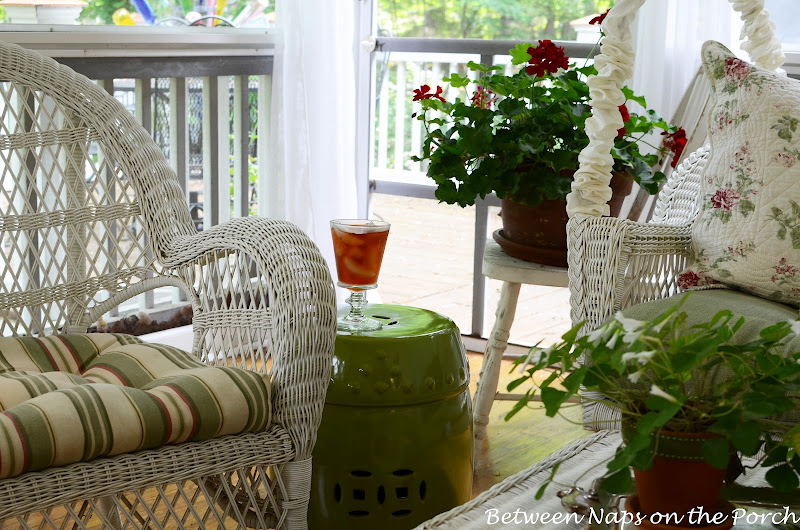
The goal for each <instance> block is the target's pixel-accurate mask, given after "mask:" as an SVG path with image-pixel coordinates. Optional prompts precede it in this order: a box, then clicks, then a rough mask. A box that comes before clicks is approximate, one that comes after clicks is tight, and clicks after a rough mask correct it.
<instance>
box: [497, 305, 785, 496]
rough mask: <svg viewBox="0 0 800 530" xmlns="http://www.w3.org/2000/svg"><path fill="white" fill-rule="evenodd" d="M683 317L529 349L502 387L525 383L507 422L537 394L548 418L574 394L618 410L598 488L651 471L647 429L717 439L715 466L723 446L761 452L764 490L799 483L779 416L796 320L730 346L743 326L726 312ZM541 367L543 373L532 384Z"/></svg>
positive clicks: (711, 457) (618, 487)
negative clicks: (623, 436) (619, 440)
mask: <svg viewBox="0 0 800 530" xmlns="http://www.w3.org/2000/svg"><path fill="white" fill-rule="evenodd" d="M686 318H687V315H686V313H685V312H682V311H680V306H675V307H673V308H671V309H670V310H668V311H667V312H665V313H663V314H662V315H660V316H659V317H657V318H655V319H654V320H652V321H650V322H641V321H638V320H633V319H630V318H625V317H624V316H622V315H621V314H618V315H617V316H616V318H614V319H613V320H611V321H610V322H609V323H608V324H606V325H605V326H602V327H601V328H599V329H597V330H595V331H592V332H591V333H589V334H587V335H584V336H582V337H580V338H578V335H579V334H580V328H581V325H578V326H575V327H574V328H572V329H571V330H570V331H569V332H567V333H566V334H565V335H564V336H563V339H562V342H560V343H558V344H555V345H553V346H551V347H548V348H533V349H532V350H531V353H530V354H529V355H528V357H527V358H526V359H522V360H520V361H519V363H518V364H521V365H522V372H523V375H522V377H520V378H519V379H517V380H515V381H513V382H512V383H511V384H509V386H508V388H509V390H513V389H515V388H518V387H520V386H521V385H531V386H530V387H529V388H528V390H527V392H526V393H525V396H524V397H523V398H522V399H521V400H520V401H519V402H518V403H516V405H515V407H514V408H513V409H512V410H511V411H510V412H509V414H508V415H507V417H506V419H508V418H509V417H511V416H513V415H514V414H515V413H517V412H518V411H519V410H521V409H522V408H524V407H526V406H527V405H529V403H531V401H532V400H533V397H534V395H536V394H539V396H540V397H541V401H542V402H543V403H544V406H545V409H546V414H547V415H548V416H550V417H552V416H555V415H556V414H559V413H560V411H561V410H562V409H563V408H565V407H569V406H580V405H578V404H575V403H569V402H568V400H569V399H570V398H571V397H572V396H575V395H576V394H578V393H579V389H580V388H581V387H583V388H584V389H585V390H586V391H593V392H598V393H600V394H602V395H603V396H606V397H607V399H608V400H603V403H605V404H606V405H609V406H612V407H615V408H616V409H617V410H619V412H620V415H621V418H622V422H623V424H624V425H626V426H627V427H628V429H624V430H627V431H628V432H629V433H630V434H629V435H628V439H627V440H626V442H625V443H624V444H623V445H622V446H621V447H620V449H619V450H618V451H617V453H616V456H615V457H614V458H613V459H612V460H611V461H610V462H608V469H607V473H606V476H605V477H606V478H605V479H604V480H603V482H602V486H601V487H603V488H604V489H606V490H608V491H611V492H612V493H618V492H622V491H625V490H626V489H628V488H629V487H630V486H631V472H630V468H634V469H647V468H648V467H649V466H650V465H651V460H652V452H651V450H650V448H651V438H652V436H653V434H654V433H655V432H656V431H670V432H679V433H686V432H690V433H704V432H710V433H716V434H718V435H719V436H717V437H711V438H708V439H707V440H706V441H705V442H704V445H703V448H702V449H703V457H704V458H705V460H706V461H707V462H708V463H709V464H711V465H712V466H715V467H717V468H725V467H726V466H728V464H729V456H730V454H731V452H730V451H729V448H730V447H732V448H734V449H735V450H736V451H738V452H739V453H741V454H743V455H746V456H754V455H756V454H758V453H759V451H760V450H762V449H763V450H764V456H762V457H761V458H760V460H758V464H757V465H759V466H764V467H768V468H769V470H768V471H767V472H766V479H767V481H768V482H769V484H770V485H771V486H773V487H774V488H775V489H777V490H779V491H783V492H786V491H792V490H794V489H795V488H797V487H798V486H799V485H800V478H799V477H800V426H799V425H796V424H792V423H788V422H785V421H782V416H783V415H785V413H787V412H789V411H797V410H798V409H800V352H795V353H787V352H786V351H784V342H785V341H786V340H787V339H790V338H791V337H793V336H794V335H795V334H800V321H796V322H792V323H787V322H781V323H778V324H775V325H772V326H769V327H767V328H765V329H763V330H762V331H761V332H760V337H759V338H758V339H757V340H754V341H752V342H748V343H744V344H739V343H738V342H737V341H736V340H735V339H734V334H735V333H736V331H737V330H738V329H739V328H740V327H741V326H742V324H743V322H744V320H743V319H739V320H737V321H735V322H734V320H733V315H732V314H731V312H730V311H722V312H720V313H718V314H717V315H716V316H714V317H713V318H712V319H711V320H710V321H708V322H706V323H704V324H701V325H697V326H693V327H688V326H687V324H686ZM582 356H585V358H584V359H583V361H582V362H581V363H579V359H580V358H581V357H582ZM541 370H546V371H548V372H549V375H548V376H547V377H546V378H544V380H543V381H542V382H541V383H539V384H536V383H535V381H537V380H541V379H542V373H541V372H539V371H541ZM537 372H539V373H538V374H537ZM534 374H537V375H536V377H534ZM718 374H724V375H721V376H719V377H715V375H718ZM583 399H584V400H586V399H589V398H587V397H586V396H583ZM784 419H785V418H784ZM551 480H552V477H551ZM543 491H544V488H543V489H542V490H541V491H540V494H541V493H542V492H543Z"/></svg>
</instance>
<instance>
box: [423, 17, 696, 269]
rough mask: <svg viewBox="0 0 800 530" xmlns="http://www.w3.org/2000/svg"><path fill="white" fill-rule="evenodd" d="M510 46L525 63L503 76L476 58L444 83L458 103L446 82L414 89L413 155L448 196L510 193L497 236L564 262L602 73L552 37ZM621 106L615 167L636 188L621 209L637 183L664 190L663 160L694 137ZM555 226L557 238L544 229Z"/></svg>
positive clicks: (465, 199)
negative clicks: (417, 140) (595, 86)
mask: <svg viewBox="0 0 800 530" xmlns="http://www.w3.org/2000/svg"><path fill="white" fill-rule="evenodd" d="M600 20H601V19H600V17H598V19H597V20H596V22H597V23H599V21H600ZM510 54H511V62H512V64H513V65H515V66H518V67H519V69H518V70H517V71H516V72H515V73H513V74H511V75H506V74H504V73H503V68H504V67H503V66H501V65H497V66H491V67H489V66H484V65H481V64H477V63H475V62H470V63H469V64H468V65H467V67H468V68H469V69H470V70H472V71H473V72H476V73H477V77H476V79H475V80H474V81H473V80H471V79H470V78H469V77H467V76H462V75H460V74H458V73H452V74H450V75H449V77H445V78H444V81H445V83H447V84H449V86H450V87H452V88H454V89H458V91H459V94H460V97H457V98H456V99H455V100H454V101H448V100H447V99H446V97H445V90H444V89H443V88H442V87H441V86H437V87H436V88H435V89H434V88H432V87H431V86H429V85H423V86H421V87H420V88H418V89H416V90H414V96H413V99H414V101H419V102H420V103H421V110H420V112H418V113H416V114H415V116H416V118H417V119H418V120H420V121H422V123H423V125H424V128H425V137H424V141H423V144H422V152H421V156H419V157H414V160H416V161H422V160H426V161H428V162H429V165H428V176H429V177H430V178H432V179H433V180H434V181H435V182H436V185H437V189H436V197H437V198H438V199H439V200H441V201H444V202H447V203H449V204H459V205H461V206H467V205H471V204H473V203H474V202H475V199H476V198H477V197H481V198H483V197H485V196H486V195H487V194H490V193H492V192H494V193H496V194H497V196H498V197H499V198H501V199H503V204H502V216H503V230H502V231H500V232H498V233H496V234H495V239H497V240H498V242H499V243H500V244H501V246H503V248H504V250H505V251H506V252H507V253H510V254H512V255H515V256H517V257H520V258H522V259H530V260H531V261H539V262H543V263H550V264H554V265H565V264H566V236H565V234H566V230H565V225H566V221H567V216H566V195H567V193H569V191H570V185H571V182H572V178H571V177H572V175H573V174H574V172H575V171H576V170H577V168H578V154H579V153H580V151H581V150H582V149H583V148H584V147H586V146H587V145H588V143H589V140H588V138H587V136H586V133H585V131H584V128H585V123H586V119H587V118H588V117H589V116H591V113H592V110H591V107H590V105H589V101H590V99H589V88H588V86H587V85H586V80H587V78H588V76H591V75H594V74H596V73H597V71H596V70H595V67H594V66H593V65H591V64H588V62H587V64H584V65H583V66H581V67H578V66H576V65H575V64H570V63H569V58H568V57H567V56H566V55H565V54H564V48H563V47H560V46H557V45H555V44H554V43H553V42H551V41H549V40H540V41H539V42H538V44H528V43H525V44H519V45H517V46H516V47H514V48H513V49H511V51H510ZM448 93H449V91H448ZM623 93H624V94H625V97H626V98H627V101H626V103H627V102H629V101H635V102H636V103H638V104H639V105H640V106H641V107H642V108H646V107H647V104H646V102H645V100H644V98H642V97H638V96H636V95H634V93H633V92H632V91H631V90H630V89H628V88H627V87H624V88H623ZM619 109H620V124H621V127H620V129H619V134H618V136H617V139H616V141H615V146H614V149H613V151H612V156H613V157H614V171H615V174H619V175H625V177H621V178H618V179H614V180H613V181H612V189H613V188H615V187H617V188H619V189H620V191H621V190H622V189H624V188H626V187H627V192H622V191H621V193H620V192H617V191H616V190H615V195H616V196H617V197H618V204H617V206H616V208H617V211H618V210H619V207H620V206H621V199H624V195H625V194H627V193H630V189H631V188H630V186H631V181H636V182H637V183H639V184H640V185H641V186H643V187H644V188H645V189H646V190H647V191H649V192H650V193H656V192H657V190H658V185H659V183H660V182H662V181H663V180H664V174H663V173H661V172H660V171H657V170H654V166H656V165H657V163H658V162H659V160H660V159H662V158H663V156H664V155H665V154H666V153H668V152H669V151H670V150H671V151H672V152H673V153H674V159H673V161H674V162H677V160H678V157H679V156H680V154H681V151H682V150H683V147H684V146H685V145H686V134H685V132H684V131H683V130H682V129H678V128H677V127H673V126H670V125H669V124H668V123H667V122H666V121H664V120H663V119H662V118H661V117H660V116H659V115H658V114H657V113H656V112H654V111H652V110H647V111H646V112H644V113H642V114H638V113H636V112H629V110H628V107H627V104H622V105H620V107H619ZM654 131H656V132H661V133H662V134H663V135H664V137H665V138H664V140H665V141H664V142H662V143H661V145H659V146H655V145H652V146H651V149H649V150H646V149H644V145H645V144H648V138H647V137H648V135H649V134H650V133H651V132H654ZM625 179H627V183H626V180H625ZM613 206H614V205H613V203H612V207H613ZM529 207H537V208H539V210H535V211H529V209H528V208H529ZM520 208H522V211H519V210H520ZM612 215H616V214H615V213H614V212H613V211H612ZM517 219H526V220H527V219H532V220H536V219H539V220H540V221H539V223H538V224H537V226H532V227H528V226H524V225H522V226H520V225H518V224H514V222H515V220H517ZM550 228H552V229H553V230H554V236H552V237H551V238H549V239H545V240H540V239H538V238H537V237H535V234H541V233H542V232H543V230H548V229H550ZM519 245H530V246H532V247H534V248H535V250H534V251H526V250H525V249H524V248H520V246H519ZM537 258H538V259H537Z"/></svg>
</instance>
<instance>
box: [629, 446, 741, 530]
mask: <svg viewBox="0 0 800 530" xmlns="http://www.w3.org/2000/svg"><path fill="white" fill-rule="evenodd" d="M717 436H719V435H717V434H713V433H672V432H664V431H659V432H658V433H657V434H656V435H654V437H653V444H652V447H653V449H654V452H655V454H654V456H653V465H652V467H650V468H649V469H646V470H637V469H635V470H634V477H635V480H636V490H637V492H638V501H639V505H640V506H641V509H642V512H644V513H646V514H654V513H656V512H658V513H662V514H677V515H678V516H681V515H687V517H685V518H684V523H683V524H679V525H678V526H677V527H679V528H681V527H692V525H689V524H688V513H689V511H690V510H693V509H695V508H697V507H698V506H699V507H702V509H703V510H704V511H705V513H712V514H713V513H715V510H716V509H717V507H718V505H719V502H720V497H719V494H720V490H721V489H722V481H723V479H724V478H725V470H724V469H718V468H716V467H714V466H712V465H711V464H708V463H707V462H706V461H705V460H704V459H703V456H702V447H703V444H704V443H705V441H706V440H707V439H709V438H713V437H717Z"/></svg>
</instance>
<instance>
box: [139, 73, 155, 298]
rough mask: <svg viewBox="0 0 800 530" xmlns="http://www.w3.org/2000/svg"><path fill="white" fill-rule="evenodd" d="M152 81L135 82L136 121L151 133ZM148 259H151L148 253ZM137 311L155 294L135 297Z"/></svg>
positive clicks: (150, 292) (149, 79)
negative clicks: (137, 305) (137, 306)
mask: <svg viewBox="0 0 800 530" xmlns="http://www.w3.org/2000/svg"><path fill="white" fill-rule="evenodd" d="M151 83H152V79H151V78H149V77H144V78H140V79H137V80H136V119H138V120H139V123H141V124H142V127H144V128H145V129H147V132H149V133H152V132H153V97H152V93H153V90H152V85H151ZM148 257H149V258H152V255H151V253H150V252H149V251H148ZM137 300H138V302H139V309H150V308H152V307H153V306H155V293H154V292H153V291H147V292H145V293H142V294H140V295H139V296H138V297H137Z"/></svg>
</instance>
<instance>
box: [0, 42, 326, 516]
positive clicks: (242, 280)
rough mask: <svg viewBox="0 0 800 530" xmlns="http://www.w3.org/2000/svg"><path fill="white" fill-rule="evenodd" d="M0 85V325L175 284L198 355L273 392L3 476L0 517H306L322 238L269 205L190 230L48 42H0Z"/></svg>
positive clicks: (54, 319)
mask: <svg viewBox="0 0 800 530" xmlns="http://www.w3.org/2000/svg"><path fill="white" fill-rule="evenodd" d="M0 99H1V100H2V101H0V110H1V111H2V114H0V116H2V117H1V118H0V159H1V160H0V166H1V167H2V172H1V173H0V181H1V182H2V185H0V232H1V233H2V238H3V239H2V241H3V244H2V248H1V249H0V250H1V251H0V260H2V267H3V269H2V278H3V282H2V283H0V311H2V320H0V331H1V332H2V333H1V334H2V335H4V336H27V337H38V336H42V335H46V334H53V333H69V334H76V333H83V332H85V331H86V330H87V328H88V327H89V326H90V325H91V324H92V323H94V322H95V321H96V320H97V319H98V317H100V316H102V315H103V314H105V313H106V312H108V311H109V310H110V309H112V308H113V307H115V306H117V305H119V304H120V303H121V302H123V301H124V300H127V299H129V298H131V297H134V296H137V295H140V294H142V293H144V292H146V291H148V290H151V289H154V288H156V287H163V286H172V287H176V288H178V289H181V290H182V291H183V292H184V293H185V294H186V296H187V298H188V300H189V301H190V302H191V305H192V308H193V311H194V317H193V325H194V347H193V353H194V355H195V356H196V358H198V359H200V360H202V361H205V362H207V363H210V364H216V365H224V366H236V367H241V368H249V369H253V370H257V371H260V372H262V373H264V374H266V376H267V378H268V380H269V384H270V387H271V409H272V422H271V424H270V425H269V427H267V429H266V430H265V431H261V432H254V433H246V434H239V435H231V436H226V437H222V438H214V439H210V440H207V441H201V442H187V443H182V444H178V445H168V446H164V447H161V448H158V449H152V450H144V451H139V452H134V453H130V454H122V455H119V456H115V457H104V458H98V459H95V460H91V461H89V462H81V463H76V464H72V465H69V466H64V467H54V468H50V469H46V470H43V471H31V472H27V473H24V474H22V475H20V476H16V477H13V478H7V479H3V480H0V524H2V522H6V524H8V525H11V526H14V525H15V524H18V525H20V526H22V527H31V526H37V527H40V528H62V527H70V528H87V527H89V526H91V527H95V528H96V527H98V526H102V527H108V528H162V527H170V528H183V527H186V526H191V527H195V528H198V527H199V528H206V527H229V528H230V527H238V528H243V527H255V528H306V527H307V524H306V510H307V506H308V498H309V492H310V477H311V474H310V471H311V451H312V449H313V446H314V442H315V439H316V430H317V427H318V425H319V421H320V418H321V413H322V407H323V403H324V397H325V390H326V387H327V382H328V378H329V372H330V362H331V358H332V354H333V344H334V339H335V317H336V315H335V312H336V308H335V297H334V291H333V285H332V281H331V278H330V274H329V272H328V268H327V266H326V264H325V262H324V260H323V258H322V256H321V255H320V253H319V251H318V249H317V248H316V246H315V245H314V244H313V242H311V240H310V239H308V237H306V235H304V234H303V233H302V232H301V231H300V230H299V229H298V228H296V227H295V226H293V225H291V224H289V223H286V222H282V221H277V220H270V219H263V218H252V217H248V218H242V219H236V220H234V221H231V222H229V223H225V224H222V225H218V226H213V227H210V228H208V229H207V230H205V231H203V232H201V233H197V231H196V229H195V227H194V224H193V222H192V219H191V217H190V215H189V210H188V207H187V202H186V194H185V190H182V189H181V187H180V186H179V184H178V180H177V178H176V176H175V174H174V172H173V170H172V169H171V168H170V166H169V164H168V162H167V161H166V160H165V158H164V156H163V155H162V153H161V152H160V150H159V148H158V147H157V146H156V145H155V144H154V143H153V142H152V140H151V138H150V136H149V135H148V133H147V132H146V131H145V130H144V129H143V128H142V127H141V126H140V125H139V124H138V123H137V122H136V120H135V119H134V118H133V116H132V115H131V114H130V113H129V112H128V111H127V110H126V109H125V108H124V107H123V106H122V105H121V104H119V103H118V102H117V100H115V99H114V98H113V97H111V96H110V95H109V94H107V93H106V92H105V91H104V90H102V89H101V88H100V87H98V86H97V85H95V84H94V83H92V82H91V81H89V80H88V79H86V78H85V77H83V76H80V75H77V74H76V73H75V72H73V71H71V70H70V69H68V68H66V67H64V66H62V65H59V64H57V63H56V62H55V61H53V60H51V59H49V58H45V57H43V56H41V55H39V54H37V53H35V52H31V51H28V50H24V49H22V48H20V47H18V46H15V45H10V44H6V43H2V42H0ZM4 527H5V526H4Z"/></svg>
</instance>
